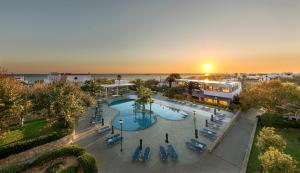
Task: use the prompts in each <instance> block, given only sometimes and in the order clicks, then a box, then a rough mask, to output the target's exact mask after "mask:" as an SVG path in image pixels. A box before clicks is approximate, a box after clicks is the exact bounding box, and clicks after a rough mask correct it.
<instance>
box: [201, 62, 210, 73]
mask: <svg viewBox="0 0 300 173" xmlns="http://www.w3.org/2000/svg"><path fill="white" fill-rule="evenodd" d="M211 70H212V65H211V64H204V65H203V71H204V72H206V73H210V72H211Z"/></svg>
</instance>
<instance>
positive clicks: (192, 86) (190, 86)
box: [186, 82, 196, 95]
mask: <svg viewBox="0 0 300 173" xmlns="http://www.w3.org/2000/svg"><path fill="white" fill-rule="evenodd" d="M186 86H187V88H188V92H189V94H190V95H192V93H193V89H195V88H196V83H195V82H188V83H186Z"/></svg>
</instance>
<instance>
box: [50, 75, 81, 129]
mask: <svg viewBox="0 0 300 173" xmlns="http://www.w3.org/2000/svg"><path fill="white" fill-rule="evenodd" d="M83 95H84V94H83V93H82V91H81V90H80V88H79V87H78V86H76V85H74V84H71V83H68V82H65V81H57V82H54V83H52V84H51V85H50V86H49V87H48V97H47V100H48V104H46V105H47V106H48V108H47V109H48V110H49V116H50V117H53V118H58V119H62V120H63V121H64V123H65V127H71V125H73V122H74V120H76V119H77V118H78V116H79V115H80V114H81V113H82V112H83V106H84V102H83V100H82V96H83Z"/></svg>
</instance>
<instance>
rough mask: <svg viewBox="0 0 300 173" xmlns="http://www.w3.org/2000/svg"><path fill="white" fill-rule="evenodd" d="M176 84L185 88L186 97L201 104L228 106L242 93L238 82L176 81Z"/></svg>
mask: <svg viewBox="0 0 300 173" xmlns="http://www.w3.org/2000/svg"><path fill="white" fill-rule="evenodd" d="M176 83H177V86H184V87H185V94H186V95H188V96H191V97H192V98H194V99H198V100H199V101H201V102H205V103H209V104H215V105H222V106H229V105H230V104H231V103H232V101H233V100H234V97H235V96H237V95H239V94H240V93H241V91H242V84H241V82H238V81H208V80H191V79H177V80H176ZM189 85H190V86H192V87H189Z"/></svg>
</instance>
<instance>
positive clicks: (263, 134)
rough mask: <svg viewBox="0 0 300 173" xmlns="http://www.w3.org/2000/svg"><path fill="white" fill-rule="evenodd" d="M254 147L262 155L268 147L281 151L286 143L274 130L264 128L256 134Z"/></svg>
mask: <svg viewBox="0 0 300 173" xmlns="http://www.w3.org/2000/svg"><path fill="white" fill-rule="evenodd" d="M256 146H257V147H258V148H259V150H260V151H261V153H264V152H265V151H266V150H268V148H269V147H273V148H276V149H278V150H281V151H282V150H284V149H285V147H286V142H285V141H284V139H283V138H282V137H281V136H280V135H278V134H277V133H276V132H275V128H273V127H264V128H262V129H261V131H260V132H259V134H258V137H257V142H256Z"/></svg>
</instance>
